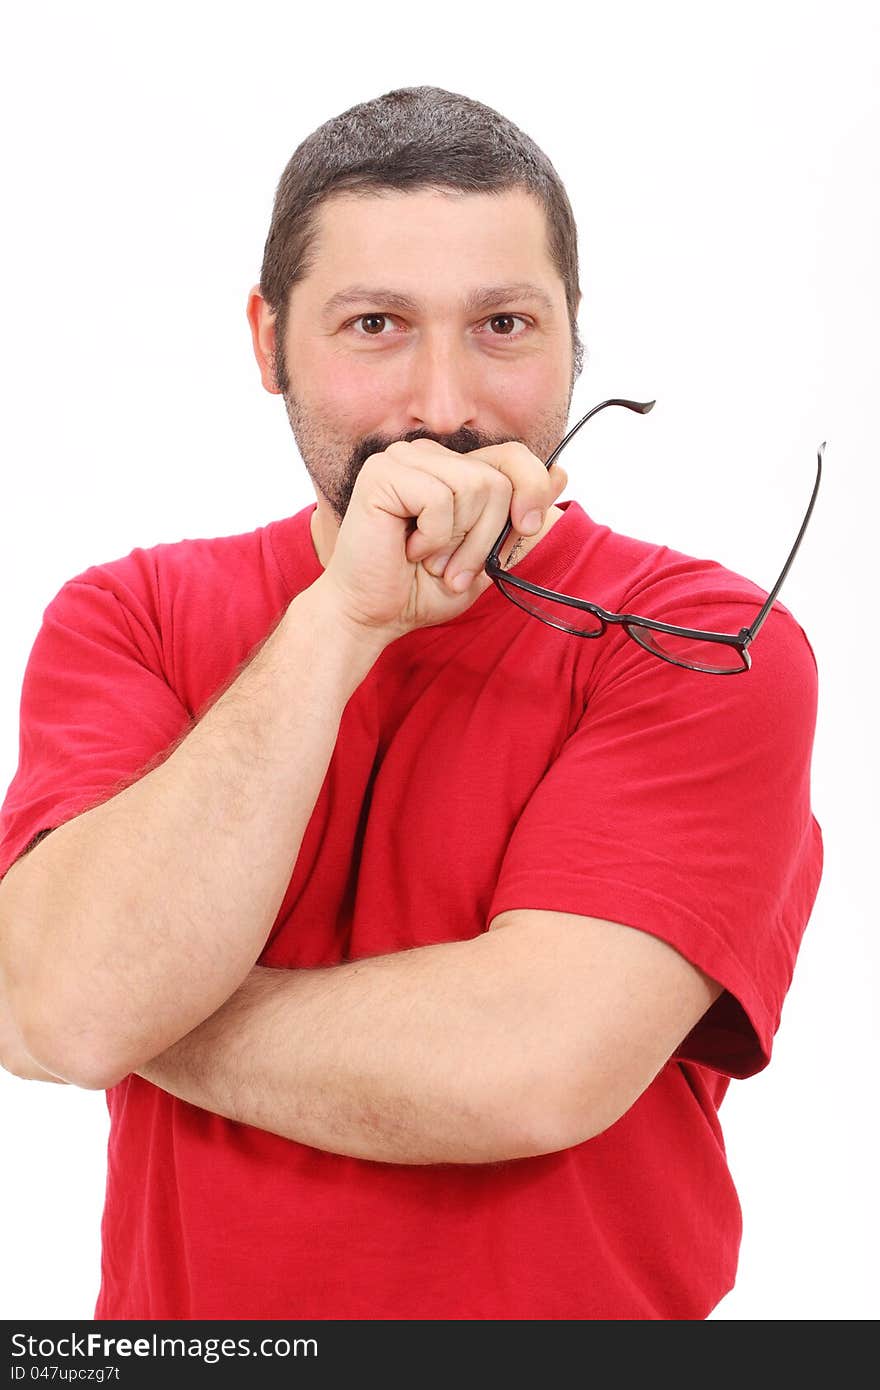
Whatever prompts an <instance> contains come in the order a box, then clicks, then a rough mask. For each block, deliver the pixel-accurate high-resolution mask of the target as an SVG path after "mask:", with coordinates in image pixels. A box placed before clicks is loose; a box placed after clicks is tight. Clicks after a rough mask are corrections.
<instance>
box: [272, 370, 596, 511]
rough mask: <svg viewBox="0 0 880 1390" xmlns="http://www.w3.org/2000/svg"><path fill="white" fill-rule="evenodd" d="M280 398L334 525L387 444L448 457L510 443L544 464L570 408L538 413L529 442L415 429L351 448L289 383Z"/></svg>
mask: <svg viewBox="0 0 880 1390" xmlns="http://www.w3.org/2000/svg"><path fill="white" fill-rule="evenodd" d="M282 399H283V401H284V405H285V409H286V410H287V418H288V420H289V422H290V428H291V430H292V431H293V437H294V440H295V441H296V446H297V449H298V450H299V453H300V457H301V458H302V461H303V463H304V464H305V467H306V471H307V473H308V475H309V477H310V478H311V480H312V484H313V486H314V488H315V490H316V492H317V493H319V494H320V495H321V496H322V497H324V498H325V500H326V502H327V505H328V506H329V507H330V510H331V511H332V513H333V515H334V517H335V518H336V521H337V523H338V524H339V525H341V524H342V520H343V518H344V516H345V514H346V512H347V511H348V508H349V504H350V503H351V496H352V493H353V492H354V485H355V483H356V482H357V479H358V474H359V473H360V471H361V469H362V468H363V466H364V464H365V463H366V461H367V459H368V458H370V457H371V456H372V455H373V454H381V453H383V452H384V450H385V449H387V448H388V447H389V445H391V444H395V443H398V442H405V443H411V442H412V441H413V440H415V439H431V440H433V441H434V443H435V444H442V445H443V447H444V448H446V449H450V450H451V451H452V452H453V453H456V454H470V453H473V451H474V450H475V449H487V448H489V447H490V446H491V445H494V444H509V443H511V442H513V441H514V440H515V441H516V442H518V443H522V444H525V445H526V447H527V448H528V449H530V450H531V451H532V453H533V454H534V455H535V456H536V457H537V458H540V459H542V460H544V459H547V458H549V457H550V454H551V453H552V452H553V450H554V449H555V448H556V445H557V444H558V443H559V441H560V439H561V438H562V437H563V435H564V434H565V428H566V423H567V420H568V410H569V406H570V403H571V397H570V395H569V401H568V402H567V403H566V404H565V405H564V406H563V405H560V406H559V407H557V409H556V410H553V411H548V412H546V413H545V414H543V415H542V416H541V417H540V419H539V420H537V421H536V422H535V428H534V432H533V433H532V434H531V437H530V438H528V439H520V438H519V436H515V435H510V434H502V435H495V434H487V433H485V432H484V431H482V430H473V429H470V428H468V426H466V425H462V426H461V428H460V429H457V430H455V432H454V433H452V434H435V433H434V432H433V431H431V430H428V429H416V430H409V431H408V432H407V433H406V434H389V435H385V434H368V435H364V436H363V437H362V438H361V439H358V440H356V441H355V443H354V444H352V443H351V441H350V440H349V441H343V440H342V439H339V438H338V437H334V435H333V432H332V428H331V427H330V426H329V425H328V426H327V427H326V428H324V426H323V422H322V421H321V420H320V419H318V418H316V417H315V416H314V415H309V414H308V413H307V412H306V411H305V410H304V409H303V408H302V406H301V404H300V403H299V401H298V400H297V399H296V397H295V396H294V394H293V392H292V391H291V390H290V388H289V384H288V389H287V390H286V391H283V392H282Z"/></svg>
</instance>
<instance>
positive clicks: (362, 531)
mask: <svg viewBox="0 0 880 1390" xmlns="http://www.w3.org/2000/svg"><path fill="white" fill-rule="evenodd" d="M567 482H568V478H567V475H566V473H565V470H564V469H562V468H560V467H559V465H558V464H553V466H552V468H550V470H549V471H548V470H547V468H546V467H545V466H544V464H543V463H542V462H541V460H540V459H539V458H536V457H535V455H534V454H533V453H532V452H531V451H530V450H529V449H527V448H526V446H525V445H524V444H520V443H517V442H512V443H507V444H493V445H491V446H489V447H488V448H485V449H475V450H474V451H473V453H470V454H458V453H455V452H454V451H453V450H451V449H447V448H445V447H444V446H443V445H442V444H437V443H435V442H434V441H433V440H430V439H416V440H413V441H411V442H406V441H399V442H397V443H395V444H391V445H390V446H389V447H388V448H387V449H386V450H385V451H384V452H383V453H380V454H372V455H371V456H370V458H368V459H367V460H366V462H365V463H364V465H363V467H362V469H361V471H360V473H359V474H358V477H357V481H356V483H355V486H354V490H353V492H352V496H351V502H350V503H349V507H348V510H347V512H346V514H345V516H344V518H343V521H342V524H341V526H340V528H339V533H338V535H337V538H336V544H335V547H334V550H333V554H332V556H331V558H330V562H329V564H328V565H327V567H326V570H325V572H324V575H323V576H322V578H321V580H320V581H319V582H320V583H323V584H324V586H325V587H326V588H328V589H329V590H330V591H331V592H332V594H333V596H334V599H335V600H336V602H337V605H338V607H339V611H340V618H342V619H344V620H346V621H347V622H348V623H349V624H350V625H351V626H352V627H353V628H355V629H356V630H359V631H360V630H363V631H366V632H369V633H370V634H371V635H372V636H375V634H376V632H377V631H378V632H381V633H384V634H386V636H387V640H388V641H394V640H395V639H396V638H398V637H401V636H403V634H404V633H406V632H409V631H411V630H412V629H413V628H419V627H431V626H433V625H434V624H436V623H445V622H448V621H449V620H450V619H452V618H457V617H458V615H459V614H460V613H463V612H464V611H465V609H467V608H469V607H470V606H471V604H472V603H474V602H475V601H476V600H477V599H478V598H479V597H480V595H481V594H482V593H484V592H485V590H486V589H487V588H488V587H489V585H490V584H491V582H492V581H491V579H490V578H489V576H488V575H487V574H485V573H484V571H483V565H484V564H485V561H486V557H487V556H488V554H489V552H490V550H491V549H492V546H493V545H494V543H495V541H496V539H497V538H498V536H499V534H500V533H501V531H502V530H503V529H504V527H505V525H506V524H507V519H508V515H510V516H511V517H512V520H513V530H512V533H511V536H510V537H509V545H510V548H511V549H512V548H513V545H514V544H515V542H516V540H517V539H518V538H519V536H526V535H535V534H536V533H537V532H538V531H539V530H540V527H541V525H542V524H543V520H544V517H545V516H546V513H547V510H548V508H549V507H551V506H552V505H553V503H554V502H555V501H556V498H557V497H558V496H559V495H560V493H561V492H562V491H563V490H564V488H565V486H566V484H567ZM531 511H537V512H539V513H540V520H539V521H538V523H537V524H536V525H528V526H527V525H526V522H525V517H526V516H527V514H528V513H529V512H531ZM516 528H519V529H518V530H517V529H516ZM465 573H467V574H470V576H471V579H470V582H469V583H468V584H467V585H466V587H465V588H464V590H463V591H462V592H459V591H458V590H457V589H454V588H453V587H452V583H451V582H450V581H454V580H455V579H456V578H457V577H459V576H460V575H462V574H465Z"/></svg>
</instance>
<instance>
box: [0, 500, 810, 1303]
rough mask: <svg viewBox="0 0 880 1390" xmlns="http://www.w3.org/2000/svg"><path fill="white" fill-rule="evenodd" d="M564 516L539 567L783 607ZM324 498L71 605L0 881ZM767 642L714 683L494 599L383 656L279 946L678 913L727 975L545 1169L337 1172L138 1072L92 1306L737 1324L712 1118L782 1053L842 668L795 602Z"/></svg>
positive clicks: (292, 580)
mask: <svg viewBox="0 0 880 1390" xmlns="http://www.w3.org/2000/svg"><path fill="white" fill-rule="evenodd" d="M561 507H562V511H563V513H564V515H563V516H562V517H561V518H560V519H559V520H558V521H557V523H556V525H555V526H554V527H553V528H552V529H551V531H550V532H549V533H548V534H547V536H546V537H545V538H544V539H543V540H542V541H541V542H540V544H539V545H538V546H537V547H536V548H535V549H533V550H532V551H531V552H530V553H529V554H528V555H527V556H525V558H524V559H523V560H521V561H520V562H519V564H518V565H517V567H516V573H517V574H521V575H522V576H523V577H524V578H528V579H532V580H533V581H535V582H536V583H539V584H543V585H546V586H549V587H550V588H553V589H556V590H557V591H561V592H565V593H570V594H574V595H579V596H582V597H585V598H590V599H592V600H593V601H594V602H597V603H600V604H601V605H602V606H603V607H605V608H608V609H611V610H614V611H617V612H635V613H639V614H641V615H642V616H648V617H657V618H660V619H662V620H666V621H671V622H675V623H679V624H681V625H684V626H692V627H703V628H708V629H712V630H715V631H729V632H736V631H738V629H739V628H740V627H742V626H744V625H745V624H747V623H749V622H750V621H751V620H752V618H753V617H754V615H755V613H756V612H757V610H758V608H759V606H760V604H761V602H762V600H763V598H764V597H765V594H764V593H763V592H762V591H761V590H760V589H758V588H756V587H755V586H754V585H753V584H751V583H750V582H749V581H748V580H746V579H744V578H741V577H739V576H737V575H735V574H732V573H731V572H729V571H727V570H725V569H723V568H722V567H721V566H719V565H717V564H716V563H714V562H713V561H709V560H698V559H693V558H690V557H688V556H685V555H682V554H679V553H677V552H675V551H672V550H669V549H668V548H665V547H663V546H660V545H655V544H651V543H647V542H643V541H639V540H634V539H631V538H628V537H625V536H622V535H618V534H615V533H613V532H612V531H610V530H609V529H608V528H607V527H605V526H602V525H599V524H597V523H596V522H594V521H593V520H591V519H590V517H588V516H587V514H586V512H585V511H584V510H583V508H582V507H581V506H580V505H579V503H577V502H576V501H568V502H564V503H562V504H561ZM313 510H314V504H312V505H311V506H308V507H306V508H305V509H303V510H302V511H300V512H298V513H297V514H296V515H294V516H292V517H287V518H284V519H282V520H279V521H273V522H271V523H270V524H269V525H267V526H264V527H260V528H259V529H257V530H256V531H253V532H250V533H247V534H243V535H237V536H227V537H222V538H215V539H198V540H183V541H180V542H178V543H176V544H163V545H158V546H155V547H154V548H152V549H150V550H144V549H140V548H138V549H135V550H133V551H132V552H131V554H129V555H128V556H126V557H124V558H122V559H118V560H115V561H113V562H111V563H108V564H102V565H95V566H93V567H91V568H90V569H88V570H86V571H85V572H84V573H83V574H81V575H79V576H77V577H76V578H74V579H71V580H70V581H68V582H67V583H66V584H65V585H64V586H63V587H62V588H61V590H60V591H59V592H58V594H57V595H56V596H55V598H53V599H52V601H51V603H50V604H49V605H48V607H47V608H46V610H45V614H44V617H43V623H42V626H41V629H40V631H39V633H38V634H37V637H36V639H35V642H34V646H33V649H32V652H31V655H30V658H29V661H28V665H27V668H26V671H25V676H24V682H23V689H22V703H21V751H20V763H19V767H18V771H17V773H16V775H15V777H14V779H13V781H12V783H11V785H10V786H9V789H8V792H7V795H6V798H5V802H4V805H3V807H2V811H0V876H2V874H4V873H5V872H6V870H7V869H8V867H9V865H10V864H11V863H12V862H13V861H14V860H15V859H16V858H17V857H18V856H19V855H20V854H21V853H22V852H23V851H24V850H25V849H26V847H27V846H28V845H29V844H30V843H31V841H32V839H33V838H34V836H36V835H37V834H38V832H39V831H40V830H42V829H44V828H46V827H52V826H57V825H58V824H60V823H61V822H63V821H65V820H67V819H69V818H70V817H72V816H74V815H76V814H77V813H78V812H81V811H83V810H85V809H88V807H90V806H92V805H94V804H96V803H97V802H99V801H103V800H105V799H106V798H107V797H108V796H111V795H112V794H113V793H114V791H118V790H120V789H121V786H123V785H126V784H127V783H128V782H130V781H131V780H132V779H133V776H134V774H136V773H137V772H138V771H140V770H142V769H144V768H145V767H146V765H147V764H148V763H149V762H150V761H151V760H153V759H155V758H156V756H157V755H158V754H160V753H161V752H162V750H164V749H167V748H169V747H170V745H171V744H172V742H174V741H175V740H176V739H178V738H179V737H180V736H181V735H182V734H184V733H185V732H186V731H187V729H188V728H189V727H190V725H191V721H192V718H193V715H194V714H195V713H196V712H199V711H200V710H201V709H203V707H204V706H205V705H206V703H207V701H208V700H209V698H210V697H211V695H212V693H213V692H215V691H217V690H218V689H219V688H220V686H221V685H222V684H224V683H226V682H228V681H229V679H230V678H231V676H232V675H233V673H234V672H235V671H236V669H237V668H238V667H239V666H240V665H241V663H242V662H244V661H245V660H246V658H247V657H248V655H249V653H251V652H252V650H253V648H254V646H255V645H256V644H257V643H258V642H259V641H260V640H261V639H262V638H263V637H264V636H265V635H266V634H267V633H268V631H269V630H270V629H271V628H272V626H273V625H274V623H275V622H276V620H277V619H278V617H279V616H280V614H281V613H282V611H283V610H284V608H285V607H286V605H287V604H288V603H289V601H290V600H291V598H292V597H293V596H294V595H295V594H296V593H298V592H299V591H300V590H302V589H303V588H305V587H307V586H308V585H310V584H311V583H313V582H314V581H315V579H317V578H318V576H319V575H320V573H321V566H320V562H319V560H318V557H317V555H316V552H315V549H314V545H313V543H312V538H311V534H310V529H309V519H310V516H311V513H312V511H313ZM752 656H753V666H752V670H751V671H750V672H747V673H744V674H742V675H737V676H712V675H706V674H701V673H695V672H691V671H685V670H682V669H680V668H678V667H675V666H672V665H670V664H669V663H667V662H664V661H660V660H658V659H657V658H656V657H653V656H650V655H649V654H648V653H647V652H645V651H643V650H642V649H641V648H640V647H639V646H638V645H637V644H636V643H635V642H633V641H632V640H631V639H629V638H628V637H626V636H625V635H624V633H623V631H622V629H621V628H619V627H617V628H610V629H609V630H608V632H607V633H606V635H605V636H603V637H602V638H600V639H598V640H595V641H589V640H583V639H581V638H578V637H575V636H571V635H568V634H566V633H563V632H560V631H558V630H556V629H554V628H550V627H548V626H546V625H544V624H542V623H540V622H538V621H537V620H536V619H535V618H533V617H530V616H529V615H527V614H526V613H524V612H523V611H522V610H521V609H519V608H518V607H517V606H516V605H514V604H513V603H511V602H510V601H509V600H508V599H506V598H505V597H503V596H502V595H501V594H500V593H499V592H498V591H497V590H496V589H495V587H494V586H492V587H491V588H490V589H488V590H487V591H486V592H485V593H484V594H483V595H481V597H480V598H479V599H478V600H477V602H476V603H475V604H473V605H472V607H471V608H470V609H468V610H467V611H466V612H465V613H464V614H462V615H461V616H460V617H458V618H456V619H455V620H454V621H452V622H449V623H445V624H443V625H440V626H436V627H431V628H425V629H421V630H419V631H416V632H412V633H409V634H407V635H406V636H405V637H403V638H400V639H399V640H398V641H396V642H394V643H393V644H392V645H391V646H390V647H388V648H386V650H385V651H384V652H383V653H382V655H381V657H380V658H379V660H378V661H377V662H376V664H375V666H374V667H373V668H372V670H371V671H370V673H369V675H368V676H367V677H366V679H365V680H364V681H363V682H362V684H361V685H360V686H359V687H358V689H357V691H356V692H355V693H354V695H353V696H352V697H351V699H350V700H349V702H348V704H347V706H346V709H345V712H344V715H343V718H342V721H341V724H340V729H339V735H338V739H337V742H336V747H335V750H334V754H333V757H332V760H331V763H330V766H329V769H328V772H327V776H326V779H325V782H324V785H323V787H322V790H321V793H320V795H319V798H318V801H317V804H316V806H315V810H314V813H313V815H312V817H311V821H310V823H309V826H308V828H307V831H306V834H305V838H304V840H303V843H302V847H301V850H300V853H299V855H298V857H297V859H296V862H295V864H292V865H291V869H292V878H291V880H290V884H289V887H288V890H287V893H286V895H285V898H284V902H283V904H282V906H281V909H280V911H279V913H278V917H277V919H276V921H275V924H274V926H273V928H272V932H271V935H270V936H269V938H268V940H267V942H266V946H265V949H264V951H263V954H262V955H261V956H260V962H261V963H263V964H265V965H271V966H276V967H287V968H297V967H300V966H320V965H329V964H333V963H336V962H340V961H345V960H350V959H353V958H357V957H359V956H366V955H375V954H377V953H387V952H392V951H399V950H403V949H405V948H408V947H412V946H422V945H428V944H431V943H434V942H441V941H450V940H465V939H471V938H473V937H475V936H476V935H477V934H479V933H480V932H482V931H484V930H485V929H486V928H487V927H488V924H489V922H490V921H491V920H492V919H493V917H495V916H496V915H497V914H498V913H500V912H503V911H505V910H507V909H509V908H544V909H549V910H556V911H560V912H566V913H580V914H583V915H585V916H590V917H598V918H604V919H606V920H611V921H616V922H621V923H623V924H625V925H627V926H630V927H636V928H640V929H641V930H643V931H646V932H651V933H653V934H654V935H656V936H659V937H661V938H662V939H663V940H665V941H667V942H669V943H671V944H672V945H673V946H674V947H676V948H677V949H678V950H679V951H680V952H682V954H683V955H684V956H686V957H687V958H688V959H689V960H690V961H692V962H693V963H694V964H695V965H697V966H699V967H700V968H701V969H702V970H704V971H706V972H707V973H708V974H709V975H711V976H712V977H714V978H715V979H716V980H718V981H719V982H720V983H721V984H723V985H724V986H725V992H724V993H723V994H722V995H721V996H720V998H719V999H718V1001H717V1002H716V1003H715V1004H714V1005H713V1006H712V1008H711V1009H710V1010H709V1011H708V1013H707V1014H706V1015H705V1016H704V1018H703V1019H702V1020H701V1022H700V1023H699V1024H698V1025H697V1027H696V1028H695V1029H694V1030H693V1032H692V1033H691V1034H690V1036H689V1037H688V1038H687V1039H686V1040H685V1041H684V1043H683V1044H682V1046H681V1047H680V1048H679V1050H678V1052H677V1053H676V1055H675V1056H674V1057H673V1058H672V1059H670V1061H669V1062H668V1063H667V1064H666V1066H665V1067H664V1068H663V1069H662V1070H661V1072H660V1073H659V1075H658V1076H657V1077H656V1078H655V1080H654V1081H653V1082H652V1083H651V1085H650V1086H648V1088H647V1090H646V1091H645V1092H644V1093H643V1094H642V1095H641V1096H640V1097H639V1099H638V1100H637V1101H636V1102H635V1103H634V1104H633V1105H632V1106H631V1108H630V1109H629V1110H628V1111H627V1112H626V1114H624V1115H623V1116H622V1117H621V1118H620V1119H619V1120H618V1121H617V1122H616V1123H615V1124H613V1125H611V1126H610V1128H608V1129H607V1130H605V1131H604V1133H602V1134H600V1135H598V1136H597V1137H596V1138H594V1139H591V1140H589V1141H587V1142H586V1143H583V1144H580V1145H577V1146H575V1147H573V1148H570V1149H566V1150H563V1151H561V1152H557V1153H552V1154H547V1155H543V1156H540V1157H536V1158H522V1159H515V1160H510V1161H507V1162H499V1163H486V1164H477V1165H471V1164H461V1165H450V1164H442V1165H439V1164H438V1165H406V1164H393V1163H379V1162H370V1161H366V1160H362V1159H357V1158H349V1157H343V1156H340V1155H338V1154H332V1153H326V1152H324V1151H322V1150H319V1149H317V1148H312V1147H309V1146H307V1145H303V1144H299V1143H295V1142H293V1141H290V1140H287V1139H283V1138H281V1137H279V1136H277V1135H273V1134H270V1133H267V1132H265V1131H263V1130H259V1129H256V1128H254V1127H252V1126H249V1125H242V1124H237V1123H234V1122H232V1121H229V1120H226V1119H224V1118H222V1117H220V1116H217V1115H214V1114H213V1113H210V1112H208V1111H206V1110H202V1109H200V1108H198V1107H196V1106H193V1105H190V1104H187V1103H185V1102H183V1101H180V1100H177V1099H176V1098H174V1097H173V1096H170V1095H168V1094H167V1093H166V1092H164V1091H162V1090H161V1089H159V1088H157V1087H156V1086H153V1085H151V1084H150V1083H148V1082H146V1081H144V1080H142V1079H141V1078H139V1077H137V1076H134V1075H132V1076H129V1077H126V1078H125V1079H124V1080H123V1081H122V1082H120V1084H119V1085H118V1086H115V1087H113V1088H112V1089H111V1090H110V1091H108V1093H107V1102H108V1106H109V1111H110V1139H109V1150H108V1171H107V1189H106V1202H105V1208H104V1216H103V1223H102V1248H103V1249H102V1282H101V1289H100V1294H99V1296H98V1299H97V1305H96V1308H95V1317H96V1318H127V1319H133V1318H296V1319H308V1318H319V1319H336V1318H341V1319H370V1320H374V1319H416V1318H429V1319H454V1320H460V1319H499V1320H504V1319H538V1320H540V1319H577V1320H580V1319H656V1318H663V1319H702V1318H705V1317H706V1316H707V1315H708V1314H709V1312H710V1311H711V1310H712V1308H713V1307H714V1306H715V1305H716V1304H717V1303H718V1301H719V1300H720V1299H721V1298H722V1297H723V1295H724V1294H725V1293H726V1292H727V1291H728V1290H729V1289H731V1288H732V1286H733V1283H734V1279H735V1274H736V1268H737V1259H738V1253H739V1245H740V1235H741V1212H740V1206H739V1202H738V1199H737V1195H736V1191H735V1187H734V1183H733V1181H732V1178H731V1175H730V1173H729V1171H728V1166H727V1162H726V1159H725V1149H724V1140H723V1136H722V1132H721V1128H720V1125H719V1121H718V1115H717V1110H718V1107H719V1104H720V1102H721V1101H722V1099H723V1097H724V1094H725V1091H726V1089H727V1087H728V1085H729V1080H730V1078H731V1077H738V1078H743V1077H747V1076H750V1075H752V1074H753V1073H755V1072H757V1071H759V1070H761V1068H763V1067H764V1066H766V1065H767V1063H768V1061H769V1059H770V1052H771V1047H772V1041H773V1037H774V1034H775V1032H776V1030H777V1028H778V1025H779V1021H780V1013H781V1009H782V1003H783V1000H784V997H785V995H786V991H787V990H788V988H789V985H790V983H791V979H792V973H793V969H794V964H795V958H796V955H797V952H798V947H799V945H800V941H801V937H802V934H803V931H804V928H805V926H806V923H807V920H808V918H809V915H810V912H811V909H812V906H813V902H814V899H815V896H816V892H817V889H818V885H819V880H820V875H821V866H822V840H821V833H820V829H819V826H818V824H817V823H816V820H815V818H814V817H813V815H812V812H811V805H810V758H811V750H812V740H813V732H814V723H815V715H816V701H817V676H816V666H815V661H814V658H813V653H812V651H811V649H810V646H809V644H808V642H807V639H806V637H805V635H804V633H803V631H802V629H801V628H800V626H799V625H798V623H797V622H796V621H795V619H794V618H793V617H792V615H791V614H790V613H789V612H788V610H787V609H785V608H783V607H782V606H781V605H779V604H777V605H775V607H774V609H773V611H772V612H771V614H770V616H769V617H768V619H767V621H766V623H765V625H764V627H763V628H762V630H761V632H760V635H759V637H758V638H757V639H756V641H755V645H754V648H753V653H752ZM585 996H586V987H585ZM548 1027H552V1019H548Z"/></svg>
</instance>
